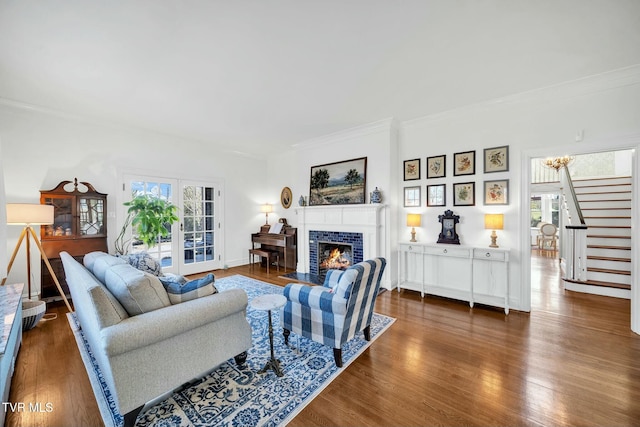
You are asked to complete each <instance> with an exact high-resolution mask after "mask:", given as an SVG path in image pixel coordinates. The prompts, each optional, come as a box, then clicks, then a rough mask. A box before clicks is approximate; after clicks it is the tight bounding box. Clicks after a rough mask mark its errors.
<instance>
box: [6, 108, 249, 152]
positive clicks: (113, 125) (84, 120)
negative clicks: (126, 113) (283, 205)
mask: <svg viewBox="0 0 640 427" xmlns="http://www.w3.org/2000/svg"><path fill="white" fill-rule="evenodd" d="M1 107H6V108H8V109H9V110H13V111H17V112H27V113H35V114H41V115H43V116H48V117H55V118H58V119H62V120H66V121H69V122H76V123H78V124H81V125H92V126H100V127H105V128H110V129H117V130H125V131H129V132H144V133H150V134H155V135H162V136H164V137H169V138H176V139H180V140H183V141H189V142H193V143H198V144H211V142H208V141H204V140H200V139H195V138H192V137H185V136H180V135H176V134H172V133H167V132H160V131H158V130H154V129H149V128H144V127H140V126H135V125H130V124H126V123H118V122H112V121H109V120H105V119H98V118H95V117H91V116H87V115H81V114H74V113H69V112H66V111H62V110H56V109H53V108H48V107H43V106H40V105H35V104H29V103H26V102H22V101H15V100H13V99H8V98H2V97H0V108H1ZM217 149H218V150H219V151H220V152H222V153H225V154H230V155H234V156H239V157H245V158H251V159H260V158H261V156H259V155H257V154H254V153H249V152H245V151H240V150H236V149H234V148H231V147H225V146H223V145H218V147H217Z"/></svg>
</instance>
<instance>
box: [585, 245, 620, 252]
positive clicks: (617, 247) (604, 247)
mask: <svg viewBox="0 0 640 427" xmlns="http://www.w3.org/2000/svg"><path fill="white" fill-rule="evenodd" d="M587 248H591V249H619V250H621V251H630V250H631V248H630V247H627V246H609V245H587Z"/></svg>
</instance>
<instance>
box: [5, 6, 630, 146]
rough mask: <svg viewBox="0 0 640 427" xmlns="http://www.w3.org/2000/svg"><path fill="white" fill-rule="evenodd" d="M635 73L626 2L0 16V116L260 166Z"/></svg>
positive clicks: (57, 11) (19, 10) (75, 9)
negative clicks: (157, 140)
mask: <svg viewBox="0 0 640 427" xmlns="http://www.w3.org/2000/svg"><path fill="white" fill-rule="evenodd" d="M639 63H640V1H638V0H626V1H625V0H601V1H597V0H547V1H543V0H541V1H534V0H501V1H498V0H468V1H464V0H457V1H456V0H440V1H434V0H418V1H411V0H397V1H392V0H386V1H382V0H314V1H311V0H306V1H305V0H289V1H285V0H256V1H246V0H226V1H214V0H187V1H178V0H121V1H114V0H92V1H87V0H58V1H54V0H51V1H42V0H19V1H18V0H0V101H3V102H4V103H12V104H15V103H24V104H28V105H32V106H37V107H38V108H43V109H48V110H54V111H57V112H62V113H68V114H74V115H80V116H83V117H87V118H92V119H98V120H102V121H106V122H115V123H119V124H125V125H130V126H135V127H141V128H145V129H151V130H154V131H159V132H162V133H167V134H172V135H176V136H179V137H183V138H189V139H195V140H199V141H203V142H204V143H211V144H222V145H224V146H226V147H233V148H234V149H236V150H239V151H244V152H253V153H258V154H259V153H266V152H273V150H274V149H277V148H285V147H288V146H290V145H291V144H294V143H297V142H301V141H304V140H307V139H310V138H314V137H318V136H322V135H326V134H329V133H332V132H336V131H339V130H342V129H346V128H350V127H353V126H358V125H362V124H366V123H370V122H373V121H377V120H380V119H383V118H389V117H395V118H397V119H398V120H401V121H403V120H408V119H412V118H416V117H420V116H424V115H429V114H432V113H437V112H441V111H445V110H449V109H453V108H456V107H461V106H465V105H469V104H474V103H478V102H482V101H486V100H491V99H495V98H499V97H502V96H506V95H510V94H514V93H519V92H524V91H527V90H532V89H536V88H540V87H545V86H549V85H553V84H557V83H560V82H565V81H571V80H574V79H578V78H581V77H585V76H589V75H594V74H599V73H602V72H605V71H610V70H614V69H618V68H623V67H627V66H630V65H635V64H639Z"/></svg>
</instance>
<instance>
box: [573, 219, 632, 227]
mask: <svg viewBox="0 0 640 427" xmlns="http://www.w3.org/2000/svg"><path fill="white" fill-rule="evenodd" d="M584 222H586V223H587V227H588V226H590V225H608V226H617V227H629V226H630V225H631V218H598V217H586V218H585V219H584Z"/></svg>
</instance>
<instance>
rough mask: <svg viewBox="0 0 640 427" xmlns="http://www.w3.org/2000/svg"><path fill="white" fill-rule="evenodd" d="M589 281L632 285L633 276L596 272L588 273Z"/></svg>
mask: <svg viewBox="0 0 640 427" xmlns="http://www.w3.org/2000/svg"><path fill="white" fill-rule="evenodd" d="M587 280H598V281H600V282H613V283H621V284H623V285H630V284H631V276H625V275H624V274H610V273H599V272H594V271H587Z"/></svg>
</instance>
